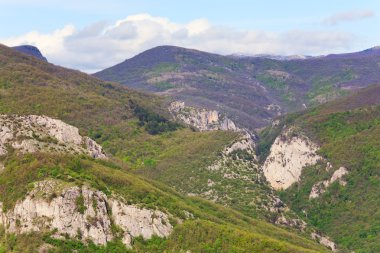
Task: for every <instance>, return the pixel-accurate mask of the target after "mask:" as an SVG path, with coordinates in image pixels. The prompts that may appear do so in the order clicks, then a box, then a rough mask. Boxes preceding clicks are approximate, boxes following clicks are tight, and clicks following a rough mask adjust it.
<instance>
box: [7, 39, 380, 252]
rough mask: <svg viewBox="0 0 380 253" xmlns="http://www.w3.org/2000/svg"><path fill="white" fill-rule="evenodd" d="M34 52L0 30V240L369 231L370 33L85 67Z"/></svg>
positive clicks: (379, 109) (375, 146)
mask: <svg viewBox="0 0 380 253" xmlns="http://www.w3.org/2000/svg"><path fill="white" fill-rule="evenodd" d="M35 52H36V50H31V51H30V50H29V51H28V50H26V51H21V52H20V50H19V48H9V47H6V46H2V45H0V65H1V68H0V113H1V115H0V127H1V129H0V130H1V131H0V252H289V253H290V252H331V251H334V252H376V251H377V249H378V248H379V247H380V244H379V238H380V233H379V231H380V230H379V228H380V224H379V220H380V216H379V215H380V213H379V210H380V202H379V198H378V192H379V190H380V188H379V187H380V170H379V168H380V160H379V157H380V139H379V136H380V132H379V130H380V82H379V80H380V73H379V72H380V71H379V68H380V50H379V49H378V48H372V49H368V50H364V51H362V52H357V53H350V54H339V55H327V56H322V57H311V58H309V57H306V58H305V59H286V60H284V59H271V58H273V57H267V56H264V57H263V56H260V57H249V56H248V57H236V56H221V55H216V54H210V53H206V52H201V51H197V50H192V49H184V48H179V47H172V46H162V47H157V48H153V49H151V50H148V51H146V52H143V53H141V54H139V55H137V56H135V57H133V58H132V59H129V60H126V61H125V62H123V63H120V64H118V65H116V66H114V67H110V68H108V69H106V70H103V71H101V72H98V73H96V74H94V75H93V76H91V75H87V74H84V73H81V72H79V71H75V70H70V69H67V68H63V67H59V66H55V65H53V64H50V63H48V62H47V61H46V60H45V59H44V58H41V57H36V54H35ZM38 55H39V54H37V56H38ZM42 57H43V56H42ZM99 78H100V79H99Z"/></svg>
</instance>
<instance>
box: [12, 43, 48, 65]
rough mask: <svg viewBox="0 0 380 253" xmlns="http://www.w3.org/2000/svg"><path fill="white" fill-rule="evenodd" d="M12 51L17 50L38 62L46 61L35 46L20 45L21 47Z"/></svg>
mask: <svg viewBox="0 0 380 253" xmlns="http://www.w3.org/2000/svg"><path fill="white" fill-rule="evenodd" d="M12 48H13V49H14V50H17V51H19V52H21V53H24V54H28V55H31V56H34V57H36V58H38V59H40V60H43V61H46V62H47V61H48V60H47V59H46V57H45V56H43V55H42V53H41V51H40V50H39V49H38V48H37V47H35V46H31V45H21V46H17V47H12Z"/></svg>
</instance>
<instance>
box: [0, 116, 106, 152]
mask: <svg viewBox="0 0 380 253" xmlns="http://www.w3.org/2000/svg"><path fill="white" fill-rule="evenodd" d="M10 149H15V150H18V151H20V152H22V153H34V152H57V153H70V154H86V155H89V156H91V157H93V158H101V159H104V158H106V155H105V153H104V152H103V149H102V147H101V146H100V145H99V144H97V143H96V142H95V141H93V140H92V139H90V138H89V137H83V136H81V135H80V134H79V130H78V128H76V127H74V126H71V125H68V124H66V123H64V122H63V121H61V120H57V119H52V118H49V117H47V116H38V115H27V116H19V115H0V155H6V154H7V153H8V152H9V150H10Z"/></svg>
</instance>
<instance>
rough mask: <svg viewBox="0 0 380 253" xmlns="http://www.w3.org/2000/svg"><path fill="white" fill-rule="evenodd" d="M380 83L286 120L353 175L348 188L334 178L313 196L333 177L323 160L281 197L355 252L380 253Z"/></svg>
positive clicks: (266, 132)
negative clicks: (316, 189)
mask: <svg viewBox="0 0 380 253" xmlns="http://www.w3.org/2000/svg"><path fill="white" fill-rule="evenodd" d="M379 87H380V86H378V85H377V86H373V87H369V88H368V89H365V90H363V91H361V92H359V93H357V94H355V95H352V96H350V97H347V98H345V99H342V100H337V101H333V102H331V103H328V104H326V105H323V106H321V107H317V108H315V109H312V110H309V111H308V112H306V113H303V114H300V115H292V116H289V117H288V118H287V119H286V121H287V124H288V125H296V126H299V127H300V129H302V130H303V132H304V133H305V134H306V135H307V136H309V137H311V138H312V139H313V140H315V141H317V142H318V143H319V144H320V145H321V149H320V151H319V152H320V154H321V155H322V156H323V157H324V158H326V159H327V160H328V161H330V162H331V163H332V165H333V167H334V170H336V169H338V168H339V167H342V166H343V167H345V168H347V169H348V171H349V173H348V174H347V175H346V176H345V181H346V182H347V184H346V186H342V185H340V184H339V183H338V182H335V183H333V184H332V185H331V186H329V187H328V188H327V191H326V192H325V193H323V194H322V195H321V196H320V197H318V198H314V199H309V194H310V191H311V189H312V186H313V185H314V184H315V183H317V182H320V181H323V180H326V179H329V178H330V177H331V175H332V173H333V171H334V170H332V171H331V170H330V171H326V165H324V164H318V165H316V166H311V167H308V168H306V169H304V170H303V172H302V176H301V181H300V182H299V183H295V184H293V186H292V187H290V188H289V189H287V190H285V191H282V192H281V193H280V196H281V198H282V199H283V200H284V201H285V202H286V203H287V204H289V205H290V207H291V208H292V209H293V210H295V211H296V212H297V213H298V214H299V215H300V216H301V217H302V218H303V219H305V220H306V221H307V222H309V223H310V224H312V225H314V226H316V227H317V228H318V229H319V230H320V231H322V232H323V233H325V234H327V235H329V236H331V237H332V239H333V240H334V241H335V242H336V243H338V244H339V245H341V246H343V247H346V248H347V249H349V250H354V251H355V252H377V251H378V249H379V247H380V233H379V231H380V223H379V221H380V212H379V210H380V199H379V197H378V193H379V190H380V138H379V137H380V107H379V106H378V105H376V104H379V101H378V97H379V92H378V91H379ZM275 132H276V131H275V130H274V129H272V130H266V131H264V132H263V133H265V135H264V137H265V138H264V139H263V143H262V147H264V146H265V145H264V144H265V143H264V142H265V141H268V140H270V139H272V140H273V137H272V138H270V137H269V136H270V134H268V133H272V134H273V133H275ZM274 136H275V135H274ZM263 154H264V153H263Z"/></svg>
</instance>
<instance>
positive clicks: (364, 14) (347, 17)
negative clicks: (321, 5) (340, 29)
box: [323, 10, 375, 25]
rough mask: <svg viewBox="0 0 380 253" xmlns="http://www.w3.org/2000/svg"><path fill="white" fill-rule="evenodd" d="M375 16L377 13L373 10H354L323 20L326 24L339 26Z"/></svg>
mask: <svg viewBox="0 0 380 253" xmlns="http://www.w3.org/2000/svg"><path fill="white" fill-rule="evenodd" d="M374 16H375V12H373V11H372V10H353V11H347V12H341V13H336V14H334V15H332V16H330V17H328V18H326V19H324V20H323V23H324V24H327V25H337V24H339V23H343V22H348V21H356V20H362V19H366V18H371V17H374Z"/></svg>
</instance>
